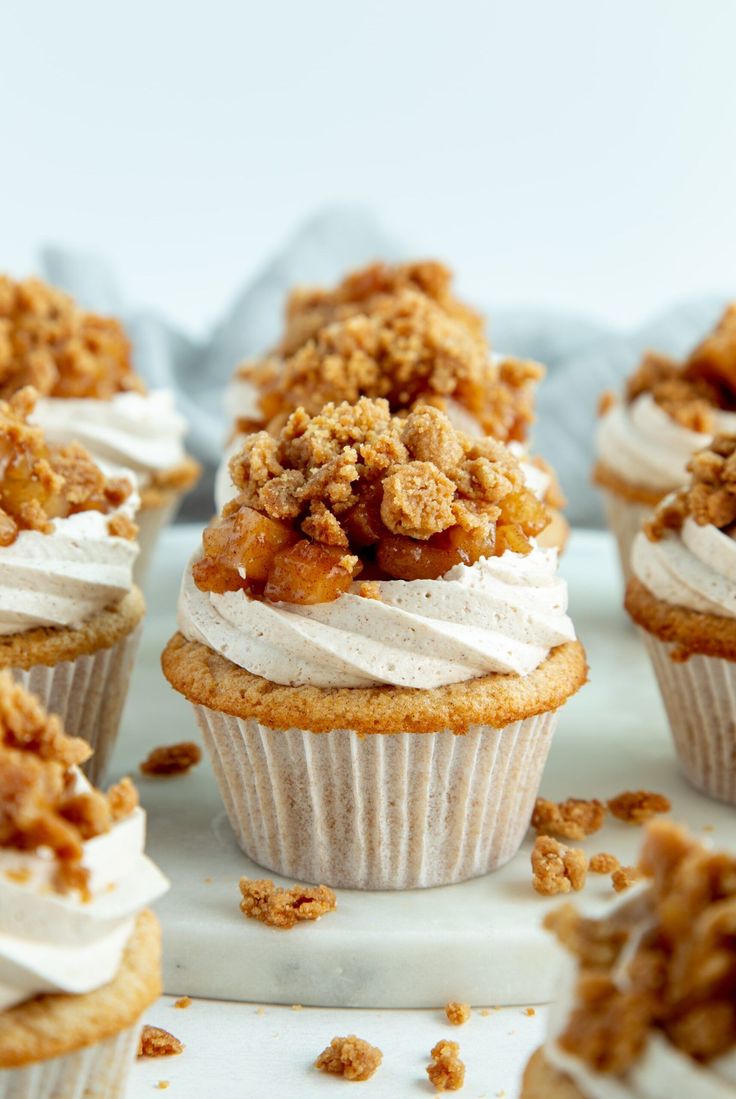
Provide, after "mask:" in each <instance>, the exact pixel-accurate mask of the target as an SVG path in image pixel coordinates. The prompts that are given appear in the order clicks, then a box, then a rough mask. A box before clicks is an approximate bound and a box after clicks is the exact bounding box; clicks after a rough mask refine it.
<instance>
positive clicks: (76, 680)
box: [0, 622, 143, 1099]
mask: <svg viewBox="0 0 736 1099" xmlns="http://www.w3.org/2000/svg"><path fill="white" fill-rule="evenodd" d="M142 630H143V624H142V622H141V623H139V624H138V625H137V626H136V627H135V629H133V630H131V632H130V633H129V634H127V635H126V636H125V637H122V638H121V639H120V641H118V642H117V643H116V644H115V645H112V646H111V647H110V648H107V649H99V650H98V651H97V652H96V653H91V654H89V655H84V656H78V657H77V658H76V660H62V661H60V662H59V663H58V664H53V665H51V666H48V665H46V664H35V665H34V666H33V667H32V668H28V669H23V668H9V671H10V672H11V673H12V675H13V678H14V679H15V680H16V681H17V682H18V683H22V684H23V686H24V687H25V688H26V689H27V690H29V691H31V692H32V693H33V694H35V695H37V696H38V698H39V699H40V701H41V703H42V704H43V706H44V707H45V708H46V709H47V710H48V711H49V712H50V713H54V714H58V715H59V717H60V718H61V719H62V721H63V722H64V728H65V729H66V731H67V733H69V734H70V735H71V736H81V737H82V738H83V739H84V740H86V741H88V742H89V743H90V744H91V745H92V747H93V748H94V755H93V756H92V758H91V759H90V760H89V761H88V763H86V764H85V766H84V768H83V770H84V771H85V773H86V774H87V776H88V777H89V779H90V781H91V782H93V783H98V782H99V781H100V779H101V778H102V776H103V774H104V772H105V769H106V767H107V763H108V760H109V758H110V756H111V754H112V750H113V748H114V747H115V740H116V738H117V735H118V729H119V727H120V718H121V716H122V712H123V704H124V703H125V698H126V695H127V693H128V684H129V682H130V676H131V673H132V671H133V663H134V661H135V655H136V652H137V650H138V645H139V644H140V639H141V633H142ZM0 1099H2V1093H1V1092H0Z"/></svg>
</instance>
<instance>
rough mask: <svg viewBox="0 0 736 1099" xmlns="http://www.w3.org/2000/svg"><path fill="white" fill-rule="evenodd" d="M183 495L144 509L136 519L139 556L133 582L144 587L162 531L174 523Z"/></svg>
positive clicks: (136, 560)
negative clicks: (158, 505)
mask: <svg viewBox="0 0 736 1099" xmlns="http://www.w3.org/2000/svg"><path fill="white" fill-rule="evenodd" d="M180 500H181V494H179V493H177V494H176V495H173V496H172V498H171V499H170V500H169V501H168V502H167V503H165V504H161V505H160V507H155V508H142V509H141V510H140V511H139V512H138V514H137V515H136V517H135V521H136V523H137V524H138V547H139V550H138V556H137V557H136V559H135V564H134V565H133V580H134V581H135V583H136V584H137V585H138V587H139V588H142V587H144V585H145V582H146V577H147V576H148V570H149V568H150V567H151V561H152V559H153V554H154V551H155V549H156V544H157V542H158V540H159V537H160V535H161V532H162V530H164V528H165V527H167V526H168V525H169V523H170V522H172V520H173V518H174V516H175V515H176V512H177V511H178V509H179V503H180Z"/></svg>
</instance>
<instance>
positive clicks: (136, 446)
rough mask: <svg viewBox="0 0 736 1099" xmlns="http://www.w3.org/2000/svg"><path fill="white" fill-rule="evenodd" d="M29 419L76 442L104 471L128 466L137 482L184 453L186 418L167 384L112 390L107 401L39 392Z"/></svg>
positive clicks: (53, 435) (54, 436)
mask: <svg viewBox="0 0 736 1099" xmlns="http://www.w3.org/2000/svg"><path fill="white" fill-rule="evenodd" d="M31 420H32V421H33V422H35V423H38V424H40V425H41V427H42V428H43V429H44V433H45V435H46V438H47V439H48V441H49V442H51V443H70V442H78V443H82V445H83V446H85V447H86V448H87V450H89V452H90V454H91V455H92V457H93V458H95V459H96V460H97V461H98V462H99V464H100V466H101V467H102V468H103V469H104V470H105V472H106V473H108V474H112V475H114V476H117V475H118V474H119V473H120V472H121V471H132V472H133V473H134V474H135V476H136V477H137V479H138V484H139V485H140V486H141V487H142V488H143V487H145V486H146V484H148V482H149V481H150V480H151V477H152V476H153V474H154V473H163V472H165V471H167V470H170V469H174V468H175V467H176V466H178V465H180V463H181V462H183V461H184V458H185V457H186V455H185V451H184V435H185V434H186V430H187V424H186V420H185V419H184V418H183V416H180V415H179V413H178V412H177V411H176V409H175V407H174V396H173V393H171V391H170V390H168V389H155V390H153V391H152V392H151V393H118V394H116V395H115V396H114V397H113V398H112V399H111V400H109V401H98V400H94V399H92V398H85V399H77V398H71V397H65V398H61V397H42V398H41V400H39V402H38V404H37V405H36V408H35V409H34V411H33V413H32V415H31Z"/></svg>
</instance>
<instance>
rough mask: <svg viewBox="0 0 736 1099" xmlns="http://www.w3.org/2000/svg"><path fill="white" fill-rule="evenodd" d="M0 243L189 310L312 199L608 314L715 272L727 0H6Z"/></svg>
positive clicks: (727, 206)
mask: <svg viewBox="0 0 736 1099" xmlns="http://www.w3.org/2000/svg"><path fill="white" fill-rule="evenodd" d="M0 18H1V19H2V24H1V26H0V45H1V46H2V64H1V65H0V85H1V87H0V91H2V103H3V110H2V119H3V121H2V139H1V140H0V200H1V201H0V256H1V260H0V267H2V266H5V267H7V268H9V269H10V270H11V271H12V272H13V273H14V274H20V273H23V272H25V271H27V270H29V269H30V268H31V267H32V265H33V263H34V257H35V255H36V250H37V247H38V245H39V244H41V243H42V242H44V241H50V240H51V241H55V242H59V243H64V244H72V245H78V246H82V247H84V248H87V249H95V250H99V251H100V252H102V253H104V254H105V255H107V256H108V257H109V258H110V259H111V260H112V262H113V263H114V265H115V267H116V268H117V270H118V271H119V272H120V274H121V275H122V277H123V279H124V283H125V287H126V289H127V291H128V294H129V296H130V298H131V299H132V301H133V302H134V303H149V304H154V305H155V306H158V307H161V308H162V309H164V310H165V311H166V312H167V313H169V314H170V315H172V316H173V317H175V318H176V319H178V320H179V321H181V322H183V323H184V324H185V325H187V326H188V327H189V328H190V329H191V330H193V331H201V330H202V329H204V328H205V327H206V325H207V324H208V323H209V322H211V321H212V320H213V319H214V318H215V316H216V315H217V313H218V312H219V311H220V309H221V308H222V307H223V306H224V304H225V302H226V300H227V299H228V298H229V296H230V295H231V294H232V293H233V292H234V291H235V289H236V288H237V287H238V286H239V284H240V283H241V282H242V280H243V279H244V278H245V277H247V275H248V274H249V272H252V271H253V270H255V269H256V268H257V266H258V265H259V263H260V262H261V261H263V260H264V259H265V258H266V256H267V255H268V254H269V252H270V250H271V249H273V248H274V247H276V246H278V245H279V244H280V243H281V242H282V241H283V240H284V238H285V237H286V236H288V234H289V232H290V231H291V229H292V228H293V227H294V226H295V225H296V224H297V223H298V222H299V221H300V220H301V219H302V218H303V217H304V216H305V215H307V214H308V213H310V212H313V211H314V210H315V209H316V208H319V207H321V206H323V205H325V204H329V203H332V202H359V203H361V204H367V205H369V206H371V207H373V208H374V209H375V210H376V212H377V213H378V214H379V216H380V217H381V219H382V220H383V221H384V222H385V224H386V225H387V227H388V228H389V229H390V230H392V231H393V232H395V233H397V234H399V235H400V236H402V237H403V238H404V239H405V240H406V241H407V242H408V243H409V244H410V245H411V246H414V247H416V249H417V250H419V251H421V252H424V253H436V254H439V255H441V256H443V257H446V258H447V259H449V260H450V261H451V262H452V263H453V264H454V265H455V266H456V267H457V268H458V269H459V271H460V272H461V283H462V286H463V288H464V289H465V291H466V292H468V293H470V294H471V295H472V296H474V297H477V298H479V299H482V300H487V301H489V302H491V303H501V304H509V303H514V304H518V303H523V304H548V305H561V306H566V307H570V308H574V309H578V310H580V311H583V312H589V313H593V314H596V315H597V316H599V317H602V318H605V319H609V320H613V321H616V322H621V323H629V322H633V321H636V320H638V319H640V318H643V317H645V316H647V315H648V314H650V313H651V312H652V311H653V310H655V309H657V308H658V307H660V306H663V305H665V304H667V303H670V302H672V301H673V300H676V299H679V298H682V297H685V296H689V295H692V294H697V293H704V292H709V291H724V290H725V291H731V290H733V289H735V288H736V249H735V248H734V242H735V241H736V202H735V201H734V195H735V194H736V140H734V138H735V136H736V135H735V133H734V129H735V126H734V123H735V121H736V76H735V75H734V41H736V3H734V2H733V0H616V2H615V3H614V2H608V0H597V2H591V0H556V2H554V3H551V2H550V0H514V2H513V3H511V2H509V0H504V2H501V0H499V2H493V0H455V2H454V3H450V2H449V0H445V2H441V0H393V2H391V0H372V2H371V3H370V4H360V5H358V4H355V3H350V2H349V0H310V2H308V3H306V2H301V0H293V2H287V0H265V2H261V3H258V4H254V3H249V2H241V3H237V2H234V0H230V2H228V0H208V2H207V3H200V2H197V3H191V2H188V0H179V2H177V3H172V2H168V0H167V2H158V3H156V2H155V0H126V2H125V3H124V4H123V3H118V4H114V5H113V4H110V3H102V4H100V3H99V2H97V0H65V2H64V3H57V2H56V0H53V2H52V0H45V2H44V0H36V2H34V3H22V2H20V0H17V2H16V0H8V2H6V3H5V4H4V5H3V7H2V15H1V16H0Z"/></svg>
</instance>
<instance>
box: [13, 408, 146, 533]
mask: <svg viewBox="0 0 736 1099" xmlns="http://www.w3.org/2000/svg"><path fill="white" fill-rule="evenodd" d="M36 397H37V394H36V392H35V391H34V390H33V389H30V388H26V389H21V390H20V391H19V392H17V393H15V394H14V395H13V396H12V397H11V398H10V400H9V401H2V400H0V457H1V458H2V462H1V463H0V546H9V545H11V544H12V543H13V542H14V541H15V539H16V538H17V537H18V534H19V532H20V531H21V530H35V531H39V532H40V533H42V534H50V533H51V531H52V530H53V529H54V526H53V520H54V519H63V518H66V517H67V516H69V515H75V514H76V513H77V512H80V511H101V512H102V513H103V514H108V513H109V512H111V511H114V510H116V509H117V508H119V507H120V505H121V504H122V503H124V501H125V500H127V498H128V496H130V494H131V492H132V491H133V486H132V485H131V483H130V481H128V480H126V479H125V478H107V477H105V475H104V474H103V472H102V470H101V469H100V468H99V466H97V465H96V464H95V462H94V461H93V460H92V458H91V456H90V455H89V453H88V452H87V451H86V450H85V449H84V447H82V446H80V445H79V444H78V443H69V444H67V445H66V446H50V445H48V444H47V443H46V441H45V439H44V436H43V431H42V430H41V428H40V427H37V426H35V425H34V424H30V423H29V422H28V417H29V415H30V414H31V412H32V411H33V408H34V405H35V403H36ZM110 523H111V524H112V526H111V530H110V533H111V534H114V535H116V536H119V537H124V538H129V539H132V538H135V536H136V534H137V528H136V526H135V524H134V523H132V522H131V521H130V520H128V519H126V518H125V517H124V516H113V517H112V519H111V520H110Z"/></svg>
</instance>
